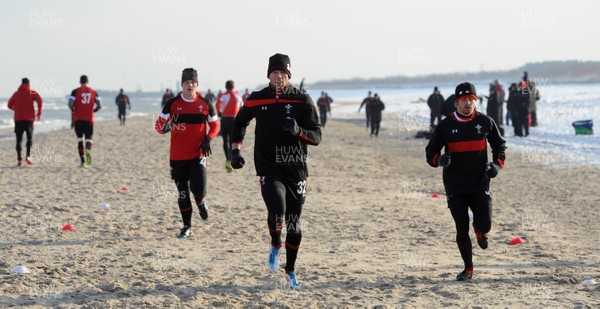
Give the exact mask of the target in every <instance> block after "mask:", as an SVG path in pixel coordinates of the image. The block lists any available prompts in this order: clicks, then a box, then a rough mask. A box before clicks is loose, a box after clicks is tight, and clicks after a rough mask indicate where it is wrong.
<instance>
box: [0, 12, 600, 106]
mask: <svg viewBox="0 0 600 309" xmlns="http://www.w3.org/2000/svg"><path fill="white" fill-rule="evenodd" d="M599 9H600V2H599V1H593V0H590V1H578V0H572V1H530V0H520V1H512V0H510V1H481V0H479V1H476V0H470V1H469V0H460V1H448V0H439V1H398V0H389V1H380V0H370V1H365V0H362V1H326V0H320V1H314V0H298V1H262V0H261V1H216V0H215V1H191V0H182V1H158V0H154V1H148V0H146V1H141V0H140V1H138V0H135V1H127V0H120V1H117V0H101V1H100V0H98V1H76V0H70V1H67V0H54V1H49V0H48V1H27V0H22V1H21V0H19V1H8V0H1V2H0V42H1V46H2V47H1V48H0V97H9V96H10V95H11V94H12V93H13V92H14V91H15V90H16V89H17V87H18V86H19V84H20V80H21V78H22V77H29V79H30V80H32V86H33V87H34V88H42V89H43V91H42V94H44V92H45V93H46V95H48V96H62V95H66V94H67V93H69V92H70V91H71V90H72V89H74V88H76V87H78V81H79V76H80V75H81V74H86V75H88V76H89V79H90V85H91V86H92V87H93V88H96V89H107V90H113V89H115V90H116V89H118V88H121V87H122V88H125V90H126V91H134V90H136V89H138V88H141V89H142V90H144V91H164V88H166V87H169V88H173V87H174V86H175V84H176V83H177V82H178V81H179V80H180V76H181V71H182V70H183V69H184V68H186V67H194V68H195V69H197V70H198V73H199V80H200V89H201V90H202V91H204V90H206V88H212V89H217V88H224V84H225V81H226V80H228V79H232V80H234V81H235V82H236V85H237V88H238V89H239V90H241V89H243V88H245V87H249V88H254V87H256V86H258V85H260V84H265V83H266V82H267V76H266V74H267V64H268V58H269V56H271V55H273V54H275V53H277V52H281V53H285V54H288V55H289V56H290V58H291V61H292V82H295V83H299V82H300V80H301V79H302V77H305V78H306V83H311V82H315V81H319V80H327V79H346V78H354V77H363V78H371V77H385V76H392V75H411V76H414V75H423V74H431V73H448V72H465V71H470V72H473V71H479V70H481V69H482V68H483V69H485V70H493V69H494V70H495V69H512V68H516V67H518V66H521V65H523V64H525V63H526V62H538V61H544V60H597V61H598V60H600V43H598V37H600V19H599V18H598V17H597V14H598V11H599Z"/></svg>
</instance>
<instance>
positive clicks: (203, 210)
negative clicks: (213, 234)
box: [198, 202, 208, 220]
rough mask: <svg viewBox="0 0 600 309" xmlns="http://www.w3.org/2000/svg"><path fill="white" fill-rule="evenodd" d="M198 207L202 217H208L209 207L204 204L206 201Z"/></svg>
mask: <svg viewBox="0 0 600 309" xmlns="http://www.w3.org/2000/svg"><path fill="white" fill-rule="evenodd" d="M198 209H199V210H200V218H202V220H206V219H208V209H207V208H206V204H204V202H202V203H200V205H198Z"/></svg>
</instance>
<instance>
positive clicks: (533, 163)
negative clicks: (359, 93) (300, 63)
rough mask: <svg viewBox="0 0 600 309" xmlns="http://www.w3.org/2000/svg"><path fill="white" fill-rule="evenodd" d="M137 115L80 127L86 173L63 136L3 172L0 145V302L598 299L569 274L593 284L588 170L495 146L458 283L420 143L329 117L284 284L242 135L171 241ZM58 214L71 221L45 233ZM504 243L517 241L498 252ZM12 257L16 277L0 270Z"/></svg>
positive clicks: (153, 143) (599, 291)
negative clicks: (487, 220) (234, 157)
mask: <svg viewBox="0 0 600 309" xmlns="http://www.w3.org/2000/svg"><path fill="white" fill-rule="evenodd" d="M352 104H356V106H358V103H356V102H353V103H352ZM334 112H335V110H334ZM334 116H335V113H334ZM153 125H154V119H152V117H138V118H131V119H128V121H127V126H126V127H120V126H119V125H118V122H117V121H116V120H115V121H106V122H98V123H96V125H95V133H94V146H93V150H92V154H93V160H94V162H93V165H92V166H91V167H88V168H86V169H81V168H79V167H78V162H79V158H78V156H77V143H76V138H75V134H74V132H73V131H70V130H60V131H54V132H49V133H44V134H34V148H33V153H32V156H33V159H34V160H35V164H34V166H32V167H27V166H25V167H23V168H17V167H16V153H15V150H14V140H10V141H2V142H0V144H1V145H2V147H1V148H0V154H1V156H2V158H3V161H2V163H1V164H0V170H1V175H2V176H1V177H0V185H1V186H2V188H3V190H2V193H1V201H2V202H1V203H0V222H1V225H0V226H1V227H2V233H1V234H0V307H11V306H14V307H32V308H33V307H58V308H142V307H148V308H162V307H171V308H199V307H206V308H209V307H227V308H230V307H233V308H247V307H265V308H266V307H284V308H288V307H289V308H323V307H331V308H339V307H342V308H344V307H349V308H353V307H373V306H377V307H384V308H440V307H461V308H489V307H491V308H505V307H507V308H598V307H600V285H583V284H582V282H583V281H584V280H586V279H594V280H596V281H600V233H599V232H598V222H599V221H600V211H598V209H597V207H598V206H599V205H600V197H599V192H600V182H598V180H597V175H599V173H600V169H599V168H598V167H588V166H574V165H552V164H544V160H533V159H535V158H532V157H531V156H529V155H525V154H524V153H523V152H522V151H519V150H516V149H514V148H511V145H510V143H509V144H508V147H509V148H508V150H507V160H506V168H505V169H504V170H502V171H501V174H500V175H499V177H498V178H496V179H495V180H493V182H492V191H493V196H494V223H493V227H492V231H491V232H490V234H489V237H490V247H489V248H488V249H487V250H481V249H480V248H479V247H477V245H476V243H475V242H474V241H473V243H474V246H475V248H474V249H473V252H474V263H475V275H474V279H473V280H472V281H471V282H468V283H461V282H456V281H455V276H456V274H457V273H458V272H460V271H461V270H462V260H461V259H460V255H459V252H458V249H457V247H456V243H455V242H454V236H455V230H454V223H453V221H452V218H451V216H450V212H449V211H448V209H447V205H446V201H445V195H444V190H443V185H442V179H441V169H434V168H431V167H429V166H428V165H427V163H426V162H425V155H424V153H425V151H424V148H425V145H426V142H427V141H426V140H424V139H414V138H412V136H413V135H414V134H415V133H416V132H415V131H406V130H404V129H403V128H405V127H406V126H403V125H402V124H401V123H399V118H398V117H397V116H392V115H385V114H384V123H383V125H384V126H383V129H382V131H381V132H380V136H379V137H378V138H370V137H369V135H368V133H367V131H366V130H365V128H364V120H363V114H362V113H361V114H357V117H356V120H345V121H335V119H334V120H330V121H329V122H328V123H327V127H326V128H324V129H323V132H324V133H323V141H322V143H321V145H319V146H318V147H310V148H309V171H310V174H311V177H310V178H309V186H308V197H307V202H306V204H305V206H304V211H303V216H302V229H303V241H302V245H301V248H300V253H299V258H298V261H297V263H296V267H297V269H296V271H297V273H298V278H299V280H300V282H301V283H302V287H301V288H300V289H299V290H290V289H289V288H287V286H286V285H285V282H284V280H283V274H284V271H283V268H281V270H280V271H279V272H277V273H271V272H268V270H267V267H266V259H267V254H268V249H269V237H268V230H267V226H266V217H267V212H266V207H265V206H264V204H263V201H262V198H261V196H260V191H259V186H258V182H257V178H256V176H255V171H254V166H253V161H252V144H253V134H252V133H251V132H252V130H250V129H249V130H248V136H247V139H246V142H245V147H244V149H243V151H242V153H243V154H244V156H245V158H246V162H247V164H246V167H244V169H241V170H236V171H234V172H233V173H231V174H229V173H227V172H226V170H225V168H224V163H225V159H224V156H223V153H222V140H221V139H220V138H218V139H216V140H215V141H214V142H213V143H212V147H213V155H212V156H211V158H209V162H208V169H209V175H208V177H209V178H208V194H207V197H206V202H207V205H208V206H209V219H208V220H207V221H206V222H203V221H202V220H200V217H199V215H198V211H197V209H195V210H194V214H193V225H194V227H195V234H194V236H193V237H192V238H191V239H185V240H179V239H176V237H175V235H176V234H177V233H178V232H179V229H180V228H181V220H180V215H179V211H178V208H177V197H176V195H177V192H176V188H175V185H174V184H173V182H172V181H171V179H170V177H169V165H168V147H169V139H168V137H167V136H160V135H158V134H157V133H156V132H154V129H153ZM125 189H126V190H125ZM432 194H439V197H438V198H435V197H432ZM102 203H107V204H109V205H110V207H109V208H107V209H103V208H101V207H100V204H102ZM65 224H72V225H73V226H74V228H75V229H74V230H73V231H61V230H60V229H61V228H62V227H63V226H64V225H65ZM471 234H472V235H471V236H472V239H474V235H473V233H471ZM513 237H521V238H522V239H524V240H525V243H524V244H521V245H515V246H511V245H508V244H507V242H508V241H509V240H511V239H512V238H513ZM281 261H282V264H283V263H284V262H285V254H284V255H283V256H282V260H281ZM16 265H23V266H25V267H27V268H28V269H29V271H30V273H29V274H18V273H14V272H12V271H11V270H12V268H13V267H14V266H16Z"/></svg>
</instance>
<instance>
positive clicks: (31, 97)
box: [8, 77, 42, 167]
mask: <svg viewBox="0 0 600 309" xmlns="http://www.w3.org/2000/svg"><path fill="white" fill-rule="evenodd" d="M33 102H36V103H37V114H36V112H35V108H34V104H33ZM8 109H11V110H13V111H14V112H15V115H14V121H15V135H16V136H17V166H18V167H21V166H23V158H22V157H21V149H22V148H21V142H22V141H23V133H25V134H26V135H27V143H26V144H25V146H26V147H27V153H26V154H27V156H26V157H25V162H26V163H27V165H32V164H33V161H31V145H33V121H34V120H35V119H36V118H37V120H38V121H40V118H41V117H42V97H40V95H39V94H38V93H37V91H35V90H33V89H31V87H30V86H29V79H28V78H27V77H26V78H23V79H22V80H21V86H19V89H18V90H17V91H16V92H15V93H14V94H13V95H12V97H10V99H9V100H8Z"/></svg>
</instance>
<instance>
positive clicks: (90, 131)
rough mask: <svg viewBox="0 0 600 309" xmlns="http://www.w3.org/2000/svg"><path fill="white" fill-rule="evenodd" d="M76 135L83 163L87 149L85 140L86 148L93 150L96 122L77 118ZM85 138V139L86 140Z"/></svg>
mask: <svg viewBox="0 0 600 309" xmlns="http://www.w3.org/2000/svg"><path fill="white" fill-rule="evenodd" d="M75 135H77V151H78V152H79V158H80V159H81V163H83V162H84V161H85V151H84V149H83V142H84V141H85V149H87V150H88V151H90V150H92V136H93V135H94V123H93V122H91V121H84V120H77V121H75ZM84 138H85V140H84Z"/></svg>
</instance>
